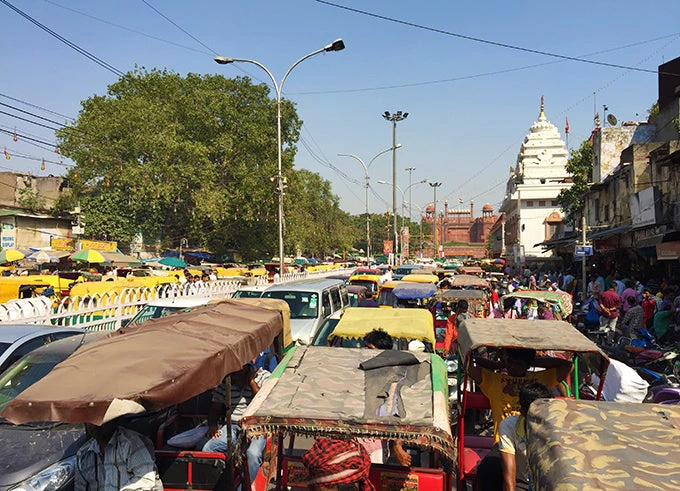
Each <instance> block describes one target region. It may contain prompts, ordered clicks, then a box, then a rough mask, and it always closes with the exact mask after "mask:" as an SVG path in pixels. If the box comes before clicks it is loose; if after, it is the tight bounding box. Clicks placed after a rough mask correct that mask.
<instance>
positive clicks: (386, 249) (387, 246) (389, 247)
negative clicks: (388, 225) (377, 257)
mask: <svg viewBox="0 0 680 491" xmlns="http://www.w3.org/2000/svg"><path fill="white" fill-rule="evenodd" d="M393 252H394V244H393V241H391V240H383V254H392V253H393Z"/></svg>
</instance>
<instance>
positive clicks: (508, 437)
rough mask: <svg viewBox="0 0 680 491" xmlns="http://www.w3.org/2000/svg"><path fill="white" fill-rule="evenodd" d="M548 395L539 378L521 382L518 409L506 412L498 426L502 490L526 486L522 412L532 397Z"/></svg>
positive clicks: (526, 408) (526, 474)
mask: <svg viewBox="0 0 680 491" xmlns="http://www.w3.org/2000/svg"><path fill="white" fill-rule="evenodd" d="M551 397H552V394H551V392H550V389H548V387H546V386H545V385H543V384H541V383H540V382H534V383H530V384H527V385H525V386H523V387H522V388H521V389H520V391H519V404H520V413H519V414H515V415H514V416H508V417H507V418H505V419H504V420H503V421H501V424H500V425H499V426H498V434H499V437H500V440H499V443H498V450H500V453H501V466H502V468H503V489H504V491H515V490H517V489H522V490H527V489H530V488H529V466H528V464H527V437H526V433H527V425H526V415H527V413H528V412H529V406H531V403H532V402H534V401H535V400H536V399H549V398H551Z"/></svg>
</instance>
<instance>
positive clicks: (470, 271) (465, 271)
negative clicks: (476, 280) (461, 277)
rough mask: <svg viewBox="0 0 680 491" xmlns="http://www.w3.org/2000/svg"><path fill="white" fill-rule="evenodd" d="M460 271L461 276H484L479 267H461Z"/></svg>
mask: <svg viewBox="0 0 680 491" xmlns="http://www.w3.org/2000/svg"><path fill="white" fill-rule="evenodd" d="M460 271H461V273H463V274H484V270H483V269H482V268H481V267H479V266H463V267H462V268H461V270H460Z"/></svg>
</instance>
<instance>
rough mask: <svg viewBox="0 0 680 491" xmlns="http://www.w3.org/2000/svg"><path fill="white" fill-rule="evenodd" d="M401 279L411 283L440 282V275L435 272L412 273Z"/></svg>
mask: <svg viewBox="0 0 680 491" xmlns="http://www.w3.org/2000/svg"><path fill="white" fill-rule="evenodd" d="M401 281H406V282H409V283H432V284H435V283H438V282H439V277H438V276H437V275H434V274H429V273H411V274H407V275H405V276H404V277H403V278H402V279H401Z"/></svg>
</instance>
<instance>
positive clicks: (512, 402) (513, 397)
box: [468, 348, 572, 489]
mask: <svg viewBox="0 0 680 491" xmlns="http://www.w3.org/2000/svg"><path fill="white" fill-rule="evenodd" d="M474 363H475V364H474V365H473V366H472V367H470V369H469V372H468V373H469V376H470V378H472V380H474V381H475V383H477V384H478V385H479V388H480V389H481V391H482V393H484V395H485V396H486V397H487V398H488V399H489V402H490V404H491V417H492V419H493V422H494V425H493V434H494V444H495V445H494V449H493V450H492V451H491V453H489V455H487V456H486V457H485V458H484V460H482V462H481V463H480V464H479V468H478V476H479V480H480V485H481V487H482V489H497V488H496V487H494V486H488V487H487V483H485V481H484V476H487V475H498V474H499V473H500V465H501V463H500V457H499V455H498V451H497V448H498V446H497V444H498V440H499V433H498V427H499V425H500V423H501V421H503V419H505V418H507V417H508V416H512V415H514V414H517V413H519V412H520V405H519V393H520V389H521V388H522V387H523V386H524V385H526V384H529V383H536V382H539V383H542V384H543V385H545V386H547V387H548V388H549V389H553V388H555V387H556V386H557V385H559V383H560V382H561V381H562V380H564V379H565V378H567V376H568V375H569V373H570V372H571V369H572V363H571V361H569V360H564V359H561V358H551V357H540V358H537V357H536V351H535V350H533V349H526V348H509V349H506V350H503V351H502V352H501V359H500V361H493V360H490V359H487V358H479V357H475V358H474ZM531 367H537V368H545V370H541V371H529V369H530V368H531Z"/></svg>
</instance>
